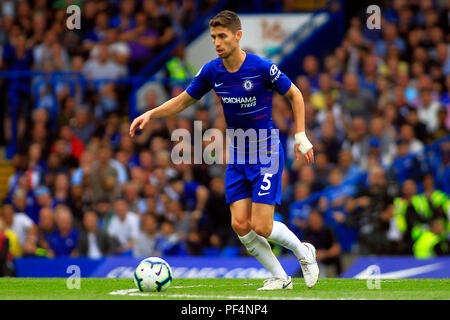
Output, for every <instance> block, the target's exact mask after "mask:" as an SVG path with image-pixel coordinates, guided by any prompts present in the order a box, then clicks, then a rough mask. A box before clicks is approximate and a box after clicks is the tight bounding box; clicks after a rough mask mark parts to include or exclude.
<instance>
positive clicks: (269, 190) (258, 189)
mask: <svg viewBox="0 0 450 320" xmlns="http://www.w3.org/2000/svg"><path fill="white" fill-rule="evenodd" d="M279 146H280V149H279V152H277V156H275V155H273V156H274V157H273V158H271V159H272V160H271V162H270V163H268V164H261V163H256V164H239V163H233V164H230V163H228V164H227V170H226V174H225V197H226V200H227V203H233V202H235V201H238V200H241V199H245V198H251V199H252V202H258V203H267V204H278V205H280V204H281V175H282V173H283V167H284V151H283V149H282V147H281V144H280V145H279ZM275 161H276V163H275Z"/></svg>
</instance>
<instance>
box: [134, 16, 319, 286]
mask: <svg viewBox="0 0 450 320" xmlns="http://www.w3.org/2000/svg"><path fill="white" fill-rule="evenodd" d="M209 26H210V34H211V37H212V41H213V44H214V46H215V48H216V52H217V55H218V56H219V57H218V58H217V59H215V60H212V61H210V62H209V63H207V64H205V65H204V66H203V67H202V68H201V69H200V71H199V72H198V73H197V75H196V76H195V78H194V80H193V82H192V83H191V84H190V86H189V87H188V88H187V89H186V90H185V91H183V92H182V93H181V94H179V95H178V96H176V97H174V98H172V99H170V100H168V101H167V102H165V103H163V104H162V105H161V106H159V107H157V108H154V109H152V110H149V111H147V112H145V113H144V114H142V115H141V116H139V117H137V118H136V119H134V121H133V122H132V124H131V127H130V135H131V136H134V133H135V131H136V129H137V128H139V129H141V130H142V129H143V128H144V126H145V125H146V124H147V123H148V122H149V121H150V120H152V119H158V118H164V117H169V116H173V115H175V114H177V113H179V112H181V111H183V110H184V109H185V108H187V107H188V106H190V105H191V104H193V103H195V102H196V101H197V100H199V99H200V98H201V97H202V96H203V95H204V94H206V93H207V92H208V91H210V90H211V89H214V91H215V92H216V94H217V95H218V97H219V98H220V99H221V102H222V107H223V111H224V115H225V120H226V122H227V128H228V129H234V130H236V132H239V129H241V131H240V132H244V133H243V134H235V135H234V136H233V137H232V138H231V142H230V153H231V154H232V155H231V156H230V158H229V161H228V162H227V169H226V177H225V179H226V199H227V203H229V205H230V211H231V225H232V227H233V229H234V231H235V232H236V233H237V235H238V236H239V239H240V241H241V242H242V244H243V245H244V246H245V247H246V248H247V250H248V252H249V253H250V254H251V255H253V256H254V257H255V258H256V259H257V260H258V261H259V262H260V263H261V264H262V265H263V266H264V267H265V268H266V269H267V270H269V271H270V273H271V274H272V275H273V278H270V279H267V280H265V281H264V285H263V287H261V288H259V289H258V290H281V289H292V280H291V277H289V276H288V275H287V274H286V272H285V270H284V269H283V267H282V266H281V264H280V262H279V261H278V259H277V258H276V257H275V255H274V254H273V252H272V250H271V247H270V245H269V243H268V241H267V240H268V239H269V240H272V241H274V242H275V243H278V244H280V245H282V246H283V247H285V248H287V249H289V250H291V251H292V252H293V253H294V254H295V255H296V257H297V259H298V260H299V262H300V266H301V269H302V271H303V277H304V280H305V283H306V285H307V286H308V287H313V286H314V285H315V284H316V282H317V279H318V276H319V268H318V265H317V262H316V250H315V248H314V246H313V245H311V244H309V243H302V242H301V241H300V240H299V239H298V238H297V237H296V236H295V234H294V233H293V232H292V231H291V230H289V228H288V227H287V226H286V225H285V224H283V223H281V222H278V221H274V219H273V217H274V210H275V204H280V200H281V174H282V170H283V167H284V151H283V148H282V146H281V143H280V141H279V138H278V134H277V130H275V128H274V125H273V122H272V91H273V90H275V91H277V92H278V93H280V94H281V95H283V96H285V97H286V98H288V99H289V100H290V102H291V104H292V107H293V112H294V117H295V126H296V134H295V155H296V159H297V160H300V157H302V156H303V157H304V158H305V161H306V163H307V164H311V163H313V161H314V151H313V146H312V144H311V143H310V141H309V140H308V138H307V137H306V134H305V105H304V101H303V96H302V94H301V93H300V91H299V89H298V88H297V87H296V86H295V85H294V84H293V83H292V82H291V80H289V78H288V77H286V76H285V75H284V74H283V73H282V72H281V71H280V70H279V69H278V67H277V66H276V65H275V64H274V63H272V62H271V61H270V60H268V59H265V58H261V57H259V56H257V55H255V54H251V53H248V52H245V51H243V50H242V49H241V48H240V47H239V40H240V39H241V38H242V30H241V22H240V20H239V17H238V16H237V14H236V13H234V12H232V11H229V10H225V11H222V12H220V13H218V14H217V15H216V16H215V17H214V18H213V19H211V20H210V22H209ZM228 129H227V130H228ZM249 130H253V132H255V133H256V141H255V140H253V141H252V139H255V135H253V136H252V135H251V134H248V135H246V134H247V132H249ZM264 132H265V134H264ZM242 136H244V137H247V138H248V139H246V140H245V143H244V145H242V144H239V138H240V137H242ZM236 141H238V143H237V144H236ZM255 143H256V144H257V147H256V148H253V149H252V148H251V147H252V146H253V145H254V144H255ZM261 150H264V151H262V152H261ZM255 153H257V155H255ZM264 156H270V161H267V160H266V158H265V157H264ZM255 157H256V160H255ZM237 158H239V159H237ZM249 158H252V160H250V159H249ZM243 159H244V160H243ZM230 160H231V161H230ZM263 160H264V161H263Z"/></svg>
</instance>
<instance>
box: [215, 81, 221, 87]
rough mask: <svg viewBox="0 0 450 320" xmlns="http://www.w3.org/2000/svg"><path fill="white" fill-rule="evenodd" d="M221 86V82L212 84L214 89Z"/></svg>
mask: <svg viewBox="0 0 450 320" xmlns="http://www.w3.org/2000/svg"><path fill="white" fill-rule="evenodd" d="M221 85H223V82H222V83H215V82H214V87H216V88H217V87H220V86H221Z"/></svg>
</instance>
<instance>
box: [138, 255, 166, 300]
mask: <svg viewBox="0 0 450 320" xmlns="http://www.w3.org/2000/svg"><path fill="white" fill-rule="evenodd" d="M134 283H135V284H136V287H137V288H138V289H139V291H147V292H155V291H157V292H161V291H166V290H167V289H168V288H169V287H170V284H171V283H172V269H171V268H170V266H169V264H168V263H167V262H166V261H164V260H163V259H161V258H158V257H149V258H145V259H144V260H142V261H141V262H140V263H139V265H138V266H137V268H136V271H135V272H134Z"/></svg>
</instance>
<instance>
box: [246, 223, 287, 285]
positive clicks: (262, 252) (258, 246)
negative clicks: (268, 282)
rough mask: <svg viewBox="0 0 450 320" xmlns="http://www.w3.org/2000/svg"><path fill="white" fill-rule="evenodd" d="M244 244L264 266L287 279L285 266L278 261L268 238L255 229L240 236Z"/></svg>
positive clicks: (274, 274)
mask: <svg viewBox="0 0 450 320" xmlns="http://www.w3.org/2000/svg"><path fill="white" fill-rule="evenodd" d="M238 237H239V240H241V242H242V244H243V245H244V246H245V248H247V251H248V252H249V253H250V254H251V255H252V256H254V257H255V258H256V259H257V260H258V261H259V262H260V263H261V264H262V265H263V267H264V268H266V269H267V270H269V272H270V273H271V274H272V275H273V276H274V277H276V278H283V279H287V278H288V276H287V274H286V272H285V271H284V269H283V267H282V266H281V264H280V261H278V259H277V257H276V256H275V255H274V254H273V252H272V248H271V247H270V244H269V243H268V242H267V239H266V238H264V237H261V236H260V235H258V234H257V233H256V232H255V231H253V230H251V231H250V232H249V233H247V234H246V235H244V236H239V235H238Z"/></svg>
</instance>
